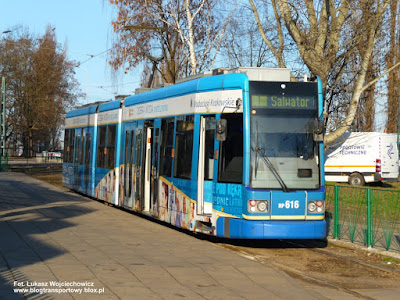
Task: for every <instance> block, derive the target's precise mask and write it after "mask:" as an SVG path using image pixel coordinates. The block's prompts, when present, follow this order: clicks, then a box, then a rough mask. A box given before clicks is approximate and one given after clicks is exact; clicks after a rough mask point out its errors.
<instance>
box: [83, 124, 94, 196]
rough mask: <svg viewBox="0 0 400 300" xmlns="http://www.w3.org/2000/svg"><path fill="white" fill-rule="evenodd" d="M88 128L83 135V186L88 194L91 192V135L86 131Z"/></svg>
mask: <svg viewBox="0 0 400 300" xmlns="http://www.w3.org/2000/svg"><path fill="white" fill-rule="evenodd" d="M88 131H89V130H88V129H87V130H86V131H85V133H86V134H85V135H84V146H83V147H84V149H85V151H84V155H85V157H84V166H85V167H84V168H85V169H84V183H85V187H86V193H88V194H89V195H90V194H91V190H90V186H89V183H90V157H91V155H90V154H91V148H90V146H91V143H92V135H91V134H90V133H89V132H88Z"/></svg>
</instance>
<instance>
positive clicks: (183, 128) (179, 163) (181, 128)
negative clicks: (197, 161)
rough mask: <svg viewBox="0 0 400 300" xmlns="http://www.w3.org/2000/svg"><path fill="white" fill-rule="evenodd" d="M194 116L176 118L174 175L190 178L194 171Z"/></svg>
mask: <svg viewBox="0 0 400 300" xmlns="http://www.w3.org/2000/svg"><path fill="white" fill-rule="evenodd" d="M193 130H194V116H193V115H190V116H182V117H177V118H176V136H175V165H174V177H176V178H184V179H190V178H191V172H192V152H193Z"/></svg>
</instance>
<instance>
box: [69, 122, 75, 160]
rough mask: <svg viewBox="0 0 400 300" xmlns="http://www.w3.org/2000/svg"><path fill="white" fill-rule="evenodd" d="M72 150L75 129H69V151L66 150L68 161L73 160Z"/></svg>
mask: <svg viewBox="0 0 400 300" xmlns="http://www.w3.org/2000/svg"><path fill="white" fill-rule="evenodd" d="M74 150H75V129H71V130H70V133H69V152H68V162H69V163H73V162H74Z"/></svg>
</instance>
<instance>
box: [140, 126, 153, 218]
mask: <svg viewBox="0 0 400 300" xmlns="http://www.w3.org/2000/svg"><path fill="white" fill-rule="evenodd" d="M153 131H154V122H153V121H150V122H146V123H145V124H144V129H143V133H144V135H143V141H144V145H143V168H142V170H143V173H142V182H143V183H142V187H143V193H142V195H143V202H142V210H143V211H150V207H151V194H152V193H151V183H152V172H151V171H152V153H153V151H152V150H153Z"/></svg>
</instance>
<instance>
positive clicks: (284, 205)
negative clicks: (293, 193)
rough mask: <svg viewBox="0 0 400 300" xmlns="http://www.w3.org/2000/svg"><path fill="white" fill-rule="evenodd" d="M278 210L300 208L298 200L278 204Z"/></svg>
mask: <svg viewBox="0 0 400 300" xmlns="http://www.w3.org/2000/svg"><path fill="white" fill-rule="evenodd" d="M278 207H279V208H286V209H290V208H296V209H297V208H299V207H300V202H299V200H286V201H285V202H284V203H279V204H278Z"/></svg>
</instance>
